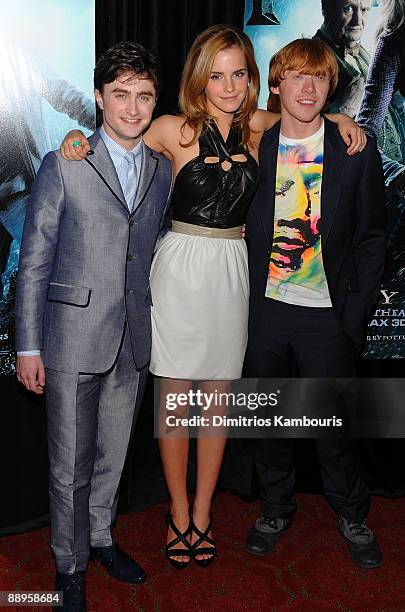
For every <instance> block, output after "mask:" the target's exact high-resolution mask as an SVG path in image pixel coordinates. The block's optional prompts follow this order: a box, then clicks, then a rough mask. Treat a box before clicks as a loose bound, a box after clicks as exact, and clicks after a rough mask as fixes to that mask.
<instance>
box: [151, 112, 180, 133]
mask: <svg viewBox="0 0 405 612" xmlns="http://www.w3.org/2000/svg"><path fill="white" fill-rule="evenodd" d="M183 124H184V117H183V116H182V115H161V116H160V117H157V118H156V119H154V120H153V121H152V124H151V127H153V128H158V129H159V130H164V131H167V130H173V129H176V130H179V129H180V128H181V126H182V125H183Z"/></svg>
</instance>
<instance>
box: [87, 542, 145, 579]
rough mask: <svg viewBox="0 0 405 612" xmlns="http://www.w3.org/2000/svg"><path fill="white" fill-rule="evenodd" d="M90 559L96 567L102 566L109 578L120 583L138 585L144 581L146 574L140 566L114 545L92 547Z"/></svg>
mask: <svg viewBox="0 0 405 612" xmlns="http://www.w3.org/2000/svg"><path fill="white" fill-rule="evenodd" d="M90 559H91V560H92V561H95V562H96V563H98V565H104V567H105V568H106V570H107V572H108V573H109V574H110V576H112V577H113V578H116V579H117V580H121V581H122V582H129V583H130V584H138V583H139V582H143V581H144V580H145V579H146V574H145V572H144V571H143V569H142V568H141V566H140V565H138V564H137V563H136V561H134V560H133V559H132V558H131V557H130V556H129V555H127V553H125V552H124V551H123V550H121V549H120V548H119V547H118V546H117V545H116V544H112V546H101V547H95V546H94V547H92V548H91V549H90Z"/></svg>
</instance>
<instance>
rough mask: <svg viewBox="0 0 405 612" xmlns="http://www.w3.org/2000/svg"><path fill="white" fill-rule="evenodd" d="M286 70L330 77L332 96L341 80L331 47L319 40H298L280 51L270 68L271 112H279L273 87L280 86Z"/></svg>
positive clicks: (277, 100) (272, 60)
mask: <svg viewBox="0 0 405 612" xmlns="http://www.w3.org/2000/svg"><path fill="white" fill-rule="evenodd" d="M286 70H298V72H303V73H305V74H313V75H317V76H319V75H326V76H327V77H328V78H329V81H330V86H329V94H328V96H329V97H331V96H333V94H334V93H335V91H336V87H337V84H338V79H339V66H338V63H337V60H336V57H335V54H334V53H333V51H332V50H331V48H330V47H329V46H328V45H327V44H326V43H325V42H323V40H320V39H319V38H297V39H296V40H293V41H292V42H290V43H289V44H288V45H286V46H285V47H283V48H282V49H280V51H277V53H276V54H275V55H273V57H272V58H271V60H270V66H269V91H270V93H269V100H268V104H267V108H268V110H271V111H273V112H275V113H279V112H280V110H281V106H280V98H279V96H278V95H276V94H273V93H271V90H270V88H271V87H278V86H279V85H280V83H281V81H282V80H283V79H284V75H285V72H286Z"/></svg>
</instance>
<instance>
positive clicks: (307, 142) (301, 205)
mask: <svg viewBox="0 0 405 612" xmlns="http://www.w3.org/2000/svg"><path fill="white" fill-rule="evenodd" d="M323 137H324V126H323V125H322V127H321V128H320V130H318V132H316V133H315V134H313V135H312V136H310V137H308V138H303V139H302V140H292V139H290V138H286V137H285V136H283V135H282V134H281V135H280V142H279V148H278V158H277V175H276V191H275V194H276V195H275V209H274V236H273V245H272V251H271V256H270V266H269V275H268V280H267V287H266V297H269V298H272V299H274V300H280V301H282V302H288V303H289V304H297V305H300V306H315V307H330V306H332V304H331V301H330V296H329V289H328V284H327V281H326V276H325V270H324V266H323V261H322V248H321V234H320V230H319V221H320V217H321V186H322V172H323Z"/></svg>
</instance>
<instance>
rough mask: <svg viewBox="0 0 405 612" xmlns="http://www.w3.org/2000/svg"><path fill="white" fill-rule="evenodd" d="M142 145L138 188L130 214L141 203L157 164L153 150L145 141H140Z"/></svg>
mask: <svg viewBox="0 0 405 612" xmlns="http://www.w3.org/2000/svg"><path fill="white" fill-rule="evenodd" d="M142 147H143V152H142V155H143V157H142V169H141V175H140V177H139V182H138V189H137V192H136V196H135V203H134V208H133V211H132V214H134V213H135V212H136V211H137V209H138V208H139V207H140V205H141V204H142V202H143V199H144V197H145V195H146V193H147V191H148V189H149V185H150V184H151V182H152V179H153V177H154V175H155V172H156V168H157V164H158V159H157V158H156V157H155V156H154V152H153V151H152V149H149V147H147V146H146V145H145V143H142Z"/></svg>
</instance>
